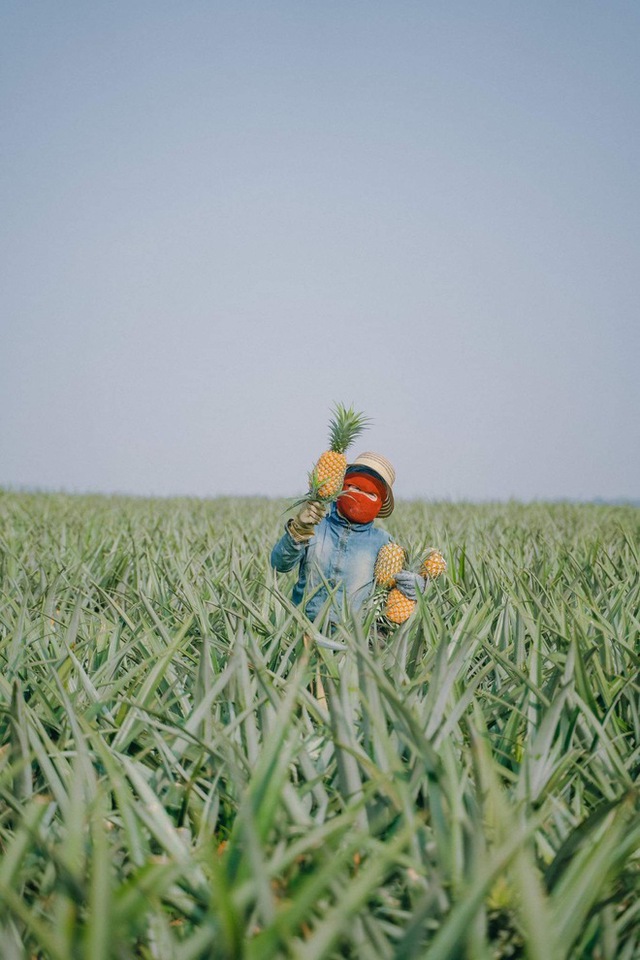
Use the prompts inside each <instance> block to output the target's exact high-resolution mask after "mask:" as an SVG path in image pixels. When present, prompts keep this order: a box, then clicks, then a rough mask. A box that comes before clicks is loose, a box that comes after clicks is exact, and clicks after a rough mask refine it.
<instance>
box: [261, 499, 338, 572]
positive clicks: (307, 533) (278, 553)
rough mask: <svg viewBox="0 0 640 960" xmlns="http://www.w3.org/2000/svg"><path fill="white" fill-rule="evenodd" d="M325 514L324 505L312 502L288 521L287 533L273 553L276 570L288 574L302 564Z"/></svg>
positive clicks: (272, 559) (273, 564)
mask: <svg viewBox="0 0 640 960" xmlns="http://www.w3.org/2000/svg"><path fill="white" fill-rule="evenodd" d="M324 513H325V506H324V504H322V503H319V502H318V501H316V500H312V501H310V502H309V503H305V504H304V505H303V507H302V509H301V510H300V511H299V512H298V513H297V514H296V516H295V517H292V518H291V520H288V521H287V525H286V527H285V532H284V533H283V535H282V536H281V537H280V539H279V540H278V542H277V543H276V545H275V547H274V548H273V550H272V551H271V566H272V567H273V568H274V569H275V570H278V571H279V572H280V573H286V572H287V571H288V570H292V569H293V568H294V567H295V565H296V564H297V563H299V562H300V560H301V559H302V557H303V555H304V552H305V549H306V547H307V544H308V542H309V540H310V539H311V537H312V536H313V534H314V532H315V528H316V524H318V523H319V522H320V521H321V520H322V518H323V517H324Z"/></svg>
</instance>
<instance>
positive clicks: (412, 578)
mask: <svg viewBox="0 0 640 960" xmlns="http://www.w3.org/2000/svg"><path fill="white" fill-rule="evenodd" d="M394 579H395V581H396V587H397V588H398V590H399V591H400V593H403V594H404V595H405V597H406V598H407V599H408V600H416V599H417V597H418V593H424V591H425V590H426V587H427V583H428V582H429V581H428V580H425V578H424V577H421V576H420V574H419V573H411V571H410V570H401V571H400V573H396V574H395V577H394Z"/></svg>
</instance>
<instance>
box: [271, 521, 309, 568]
mask: <svg viewBox="0 0 640 960" xmlns="http://www.w3.org/2000/svg"><path fill="white" fill-rule="evenodd" d="M306 549H307V543H306V542H299V541H297V540H294V539H293V537H292V536H291V534H290V533H289V531H288V530H287V529H286V528H285V531H284V533H283V534H282V536H281V537H280V539H279V540H278V542H277V543H276V545H275V547H274V548H273V550H272V551H271V566H272V567H273V568H274V570H277V571H278V572H279V573H286V572H287V571H288V570H293V568H294V567H295V565H296V564H297V563H300V561H301V560H302V558H303V556H304V553H305V550H306Z"/></svg>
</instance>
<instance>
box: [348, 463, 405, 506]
mask: <svg viewBox="0 0 640 960" xmlns="http://www.w3.org/2000/svg"><path fill="white" fill-rule="evenodd" d="M360 467H364V468H365V469H367V470H371V472H372V473H375V474H376V476H378V477H380V479H381V480H384V484H385V486H386V488H387V495H386V497H385V500H384V503H383V504H382V508H381V510H380V513H379V514H378V516H379V517H388V516H389V515H390V514H391V513H393V508H394V506H395V504H394V502H393V490H392V489H391V487H392V486H393V484H394V482H395V479H396V472H395V470H394V469H393V466H392V465H391V463H390V462H389V461H388V460H387V458H386V457H383V456H382V454H380V453H372V452H371V451H370V450H368V451H367V452H366V453H359V454H358V456H357V457H356V458H355V460H352V461H351V463H350V464H348V465H347V473H349V471H350V470H357V469H358V468H360Z"/></svg>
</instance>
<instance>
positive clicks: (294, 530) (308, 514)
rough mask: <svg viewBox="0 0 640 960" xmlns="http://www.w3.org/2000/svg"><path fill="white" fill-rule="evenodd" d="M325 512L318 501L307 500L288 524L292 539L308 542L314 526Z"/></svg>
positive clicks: (323, 505) (324, 508)
mask: <svg viewBox="0 0 640 960" xmlns="http://www.w3.org/2000/svg"><path fill="white" fill-rule="evenodd" d="M325 511H326V506H325V504H324V503H320V502H319V501H318V500H308V501H307V502H306V503H304V504H303V505H302V507H301V508H300V510H298V513H297V514H296V515H295V517H293V518H292V519H291V520H290V521H289V524H288V527H289V532H290V533H291V536H292V537H293V539H294V540H298V541H303V540H309V539H310V538H311V537H312V536H313V532H314V530H315V527H316V524H318V523H320V521H321V520H322V518H323V517H324V515H325Z"/></svg>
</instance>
